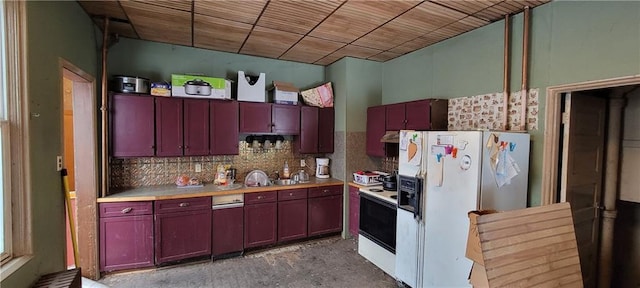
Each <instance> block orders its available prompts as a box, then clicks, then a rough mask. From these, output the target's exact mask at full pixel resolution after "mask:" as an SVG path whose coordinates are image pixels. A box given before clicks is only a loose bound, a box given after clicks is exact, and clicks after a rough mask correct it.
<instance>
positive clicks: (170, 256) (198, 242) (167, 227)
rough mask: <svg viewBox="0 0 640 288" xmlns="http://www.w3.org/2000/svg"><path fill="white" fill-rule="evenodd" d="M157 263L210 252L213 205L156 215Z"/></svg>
mask: <svg viewBox="0 0 640 288" xmlns="http://www.w3.org/2000/svg"><path fill="white" fill-rule="evenodd" d="M155 229H156V231H155V235H156V241H155V252H156V264H160V263H164V262H169V261H176V260H181V259H186V258H190V257H196V256H203V255H209V254H211V208H209V209H206V210H196V211H186V212H175V213H166V214H156V219H155Z"/></svg>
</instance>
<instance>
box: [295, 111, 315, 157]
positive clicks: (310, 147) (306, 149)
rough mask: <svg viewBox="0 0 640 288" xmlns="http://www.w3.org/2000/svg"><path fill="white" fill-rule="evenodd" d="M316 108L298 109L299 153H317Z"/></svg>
mask: <svg viewBox="0 0 640 288" xmlns="http://www.w3.org/2000/svg"><path fill="white" fill-rule="evenodd" d="M318 135H319V134H318V108H317V107H311V106H303V107H302V108H301V109H300V136H299V142H300V151H299V152H300V153H318Z"/></svg>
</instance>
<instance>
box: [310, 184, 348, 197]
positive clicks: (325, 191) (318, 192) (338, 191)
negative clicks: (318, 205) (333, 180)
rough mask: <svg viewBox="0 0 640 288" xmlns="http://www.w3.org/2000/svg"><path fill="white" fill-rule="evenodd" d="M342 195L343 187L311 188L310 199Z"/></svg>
mask: <svg viewBox="0 0 640 288" xmlns="http://www.w3.org/2000/svg"><path fill="white" fill-rule="evenodd" d="M332 195H342V185H335V186H323V187H314V188H309V198H314V197H323V196H332Z"/></svg>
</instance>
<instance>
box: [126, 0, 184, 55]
mask: <svg viewBox="0 0 640 288" xmlns="http://www.w3.org/2000/svg"><path fill="white" fill-rule="evenodd" d="M121 5H122V8H123V9H124V11H125V13H127V15H128V16H129V20H130V21H131V24H133V26H134V27H135V30H136V32H138V35H139V36H140V38H142V39H144V40H149V41H157V42H166V43H173V44H179V45H188V46H190V45H191V44H192V43H191V13H189V12H186V11H182V10H176V9H170V8H166V7H162V6H155V5H149V4H145V3H141V2H131V1H126V2H125V1H123V2H121Z"/></svg>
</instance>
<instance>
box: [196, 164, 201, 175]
mask: <svg viewBox="0 0 640 288" xmlns="http://www.w3.org/2000/svg"><path fill="white" fill-rule="evenodd" d="M195 168H196V173H200V172H202V164H200V163H196V167H195Z"/></svg>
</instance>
